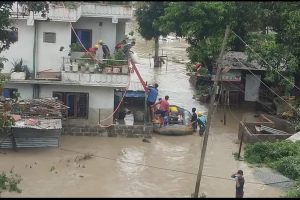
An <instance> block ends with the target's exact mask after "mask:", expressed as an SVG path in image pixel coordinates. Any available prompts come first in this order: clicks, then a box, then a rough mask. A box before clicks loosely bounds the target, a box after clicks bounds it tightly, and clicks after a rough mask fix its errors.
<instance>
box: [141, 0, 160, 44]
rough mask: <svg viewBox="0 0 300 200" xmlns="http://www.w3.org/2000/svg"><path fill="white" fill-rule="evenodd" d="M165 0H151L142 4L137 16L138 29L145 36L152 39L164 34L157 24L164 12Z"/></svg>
mask: <svg viewBox="0 0 300 200" xmlns="http://www.w3.org/2000/svg"><path fill="white" fill-rule="evenodd" d="M164 7H165V2H164V1H149V2H144V3H143V4H140V5H139V7H138V8H137V10H136V13H135V16H136V19H137V22H138V25H139V27H138V31H139V33H140V34H141V36H142V37H143V38H145V39H146V40H151V39H153V38H156V37H159V36H161V35H163V32H161V31H160V30H159V29H158V27H157V25H156V23H157V22H156V21H157V19H158V18H159V17H160V16H162V15H163V14H164Z"/></svg>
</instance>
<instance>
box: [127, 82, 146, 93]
mask: <svg viewBox="0 0 300 200" xmlns="http://www.w3.org/2000/svg"><path fill="white" fill-rule="evenodd" d="M131 80H132V79H131ZM128 91H140V92H144V88H143V86H142V83H141V82H137V81H131V82H130V86H129V88H128Z"/></svg>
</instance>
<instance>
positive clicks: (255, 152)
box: [244, 141, 300, 163]
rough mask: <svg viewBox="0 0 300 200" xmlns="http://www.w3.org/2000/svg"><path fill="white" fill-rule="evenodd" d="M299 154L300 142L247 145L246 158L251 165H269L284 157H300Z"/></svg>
mask: <svg viewBox="0 0 300 200" xmlns="http://www.w3.org/2000/svg"><path fill="white" fill-rule="evenodd" d="M299 152H300V143H299V142H297V143H293V142H290V141H281V142H274V143H271V142H263V143H256V144H250V145H247V146H246V148H245V154H244V156H245V159H246V160H247V161H248V162H249V163H269V162H274V161H277V160H279V159H281V158H284V157H288V156H296V155H300V153H299Z"/></svg>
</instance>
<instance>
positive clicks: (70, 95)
mask: <svg viewBox="0 0 300 200" xmlns="http://www.w3.org/2000/svg"><path fill="white" fill-rule="evenodd" d="M53 97H57V98H58V100H60V101H62V102H63V103H64V104H65V105H66V106H68V107H69V109H68V118H74V119H82V118H85V119H87V118H88V108H89V105H88V102H89V94H88V93H78V92H53Z"/></svg>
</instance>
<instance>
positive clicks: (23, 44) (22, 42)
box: [0, 20, 34, 73]
mask: <svg viewBox="0 0 300 200" xmlns="http://www.w3.org/2000/svg"><path fill="white" fill-rule="evenodd" d="M14 26H15V27H16V28H18V41H17V42H15V43H14V44H11V45H10V48H9V49H8V50H6V51H3V52H2V53H1V54H0V56H1V57H2V56H3V57H5V58H7V59H8V62H5V63H4V69H3V71H2V72H3V73H9V72H10V70H11V69H12V63H11V62H13V61H14V60H16V61H17V60H19V59H21V58H22V59H23V64H24V65H27V66H28V68H31V69H32V65H33V41H34V40H33V39H34V26H27V21H26V20H17V21H15V24H14ZM30 71H31V72H32V70H30Z"/></svg>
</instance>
